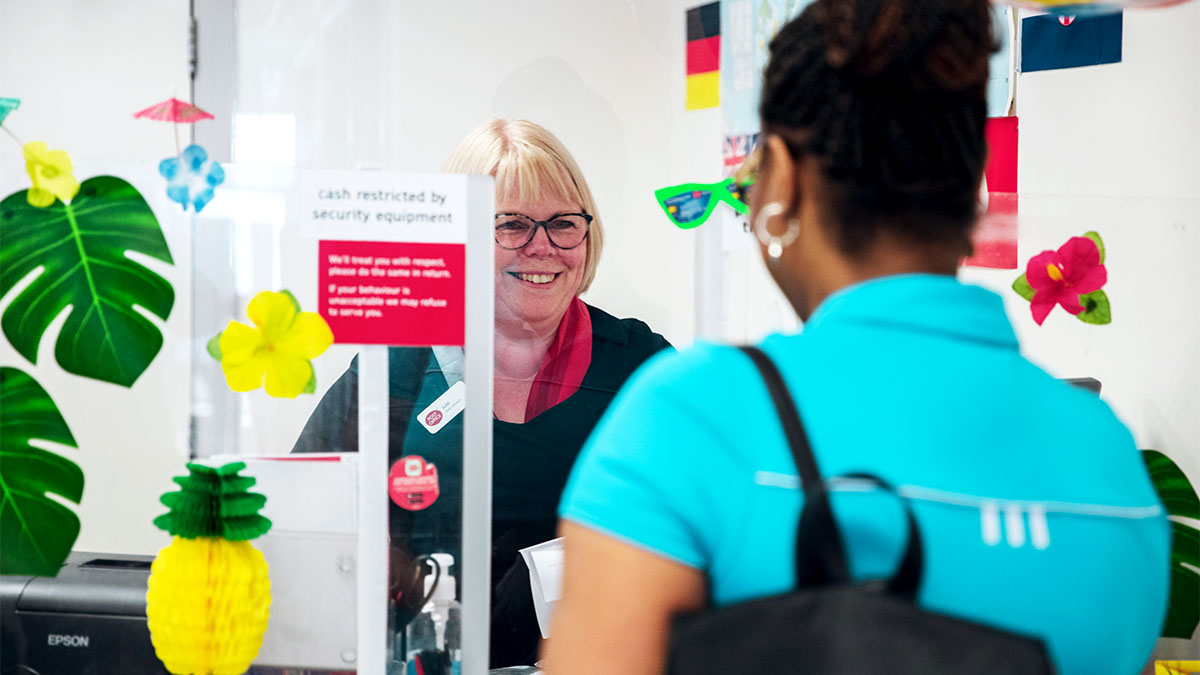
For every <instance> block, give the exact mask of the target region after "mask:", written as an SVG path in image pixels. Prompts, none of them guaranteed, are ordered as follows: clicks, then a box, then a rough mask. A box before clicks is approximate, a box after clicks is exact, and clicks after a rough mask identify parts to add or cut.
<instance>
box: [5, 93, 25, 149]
mask: <svg viewBox="0 0 1200 675" xmlns="http://www.w3.org/2000/svg"><path fill="white" fill-rule="evenodd" d="M20 107H21V99H19V98H4V97H2V96H0V128H3V129H4V131H6V132H8V135H9V136H12V137H13V140H14V141H16V142H17V143H20V144H21V145H22V146H23V145H25V144H24V143H21V139H19V138H17V135H16V134H14V133H13V132H12V131H11V130H9V128H8V127H6V126H4V120H5V119H7V118H8V113H10V112H12V111H14V110H16V109H17V108H20Z"/></svg>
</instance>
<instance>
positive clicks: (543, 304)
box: [496, 191, 588, 330]
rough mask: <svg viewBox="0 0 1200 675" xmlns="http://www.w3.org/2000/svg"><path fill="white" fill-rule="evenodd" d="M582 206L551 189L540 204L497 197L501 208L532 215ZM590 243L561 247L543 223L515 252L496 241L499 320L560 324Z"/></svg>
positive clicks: (575, 290)
mask: <svg viewBox="0 0 1200 675" xmlns="http://www.w3.org/2000/svg"><path fill="white" fill-rule="evenodd" d="M513 192H515V191H513ZM581 211H583V208H582V207H581V205H580V204H577V203H575V202H573V201H570V200H568V199H566V198H564V197H561V196H558V195H554V194H552V193H549V194H544V196H543V198H542V199H541V200H539V201H537V202H536V203H532V202H524V201H521V199H520V198H519V197H518V196H517V195H516V194H508V195H497V199H496V212H497V213H520V214H523V215H526V216H529V217H530V218H533V219H534V220H547V219H549V218H550V217H551V216H555V215H558V214H560V213H579V212H581ZM587 247H588V242H587V240H584V242H583V243H582V244H580V245H579V246H576V247H575V248H572V249H566V250H563V249H561V248H558V247H556V246H554V245H553V244H551V243H550V239H549V238H548V237H547V236H546V230H545V228H538V230H537V232H536V233H535V234H534V237H533V239H532V240H530V242H529V243H528V244H526V245H525V246H524V247H523V248H519V249H517V250H515V251H510V250H508V249H504V248H501V247H500V245H499V244H496V320H497V321H520V322H522V323H525V324H531V325H533V326H534V327H535V328H540V326H538V324H546V326H545V328H547V329H549V330H554V329H555V328H557V327H558V322H559V320H560V319H562V316H563V314H564V313H565V312H566V311H567V307H568V306H570V304H571V299H572V298H574V297H575V296H576V295H577V294H578V292H579V283H580V281H582V280H583V268H584V261H585V260H586V259H587Z"/></svg>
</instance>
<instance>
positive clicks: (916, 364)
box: [559, 275, 1170, 675]
mask: <svg viewBox="0 0 1200 675" xmlns="http://www.w3.org/2000/svg"><path fill="white" fill-rule="evenodd" d="M760 346H761V347H762V348H763V349H764V350H765V351H766V352H767V354H769V355H770V356H771V358H772V360H774V361H775V363H776V364H777V365H778V367H779V369H780V371H781V372H782V373H783V376H784V379H785V381H786V383H787V385H788V388H789V389H790V390H791V392H792V396H793V397H794V398H795V400H796V404H797V406H798V408H799V411H800V415H801V417H802V419H803V421H804V425H805V428H806V430H807V432H808V435H809V438H810V439H811V442H812V445H813V450H814V453H815V454H816V457H817V462H818V464H819V466H820V469H821V472H822V474H824V475H826V476H838V475H842V474H847V473H853V472H869V473H874V474H877V475H879V476H881V477H883V478H884V479H885V480H887V481H889V482H890V483H891V484H893V485H897V486H899V488H900V491H901V493H902V494H903V495H904V497H905V498H906V500H907V501H908V503H909V504H910V505H911V506H912V508H913V511H914V512H915V514H916V517H917V520H918V523H919V525H920V527H921V531H922V535H923V537H924V552H925V561H926V566H925V577H924V582H923V584H922V588H921V592H920V595H919V601H920V603H921V604H922V605H923V606H925V607H927V608H929V609H932V610H935V611H940V612H944V613H947V614H952V615H955V616H959V617H964V618H967V619H971V620H975V621H979V622H983V623H987V624H990V625H993V626H997V627H1000V628H1004V629H1007V630H1011V631H1014V632H1018V633H1022V634H1026V635H1032V636H1035V637H1039V638H1041V639H1042V640H1044V641H1045V643H1046V645H1047V647H1048V649H1049V652H1050V654H1051V656H1052V658H1053V659H1054V661H1055V664H1056V666H1057V667H1058V670H1059V672H1060V673H1065V674H1068V675H1070V674H1072V673H1088V674H1089V675H1096V674H1098V673H1123V674H1124V673H1131V672H1136V671H1137V670H1138V669H1140V668H1141V666H1142V665H1143V664H1144V662H1145V659H1146V658H1147V657H1148V655H1149V652H1150V650H1151V648H1152V647H1153V645H1154V642H1155V639H1156V637H1157V635H1158V632H1159V629H1160V625H1161V623H1162V618H1163V615H1164V611H1165V607H1166V601H1167V593H1168V569H1169V568H1168V564H1169V548H1170V534H1169V529H1168V522H1167V520H1166V516H1165V512H1164V510H1163V509H1162V507H1161V505H1160V503H1159V501H1158V497H1157V495H1156V494H1155V492H1154V489H1153V487H1152V485H1151V483H1150V480H1149V478H1148V476H1147V474H1146V470H1145V468H1144V466H1143V464H1142V461H1141V457H1140V454H1139V452H1138V450H1137V447H1136V446H1135V445H1134V441H1133V438H1132V436H1131V435H1130V433H1129V431H1128V430H1127V429H1126V428H1125V426H1124V425H1123V424H1122V423H1121V422H1120V421H1119V420H1118V419H1117V418H1116V416H1115V415H1114V414H1113V413H1112V411H1111V410H1110V409H1109V407H1108V406H1107V405H1106V404H1105V403H1104V402H1103V401H1101V400H1100V399H1099V398H1098V397H1096V396H1095V395H1093V394H1091V393H1089V392H1086V391H1083V390H1080V389H1076V388H1074V387H1071V386H1070V385H1067V384H1064V383H1063V382H1060V381H1058V380H1056V379H1054V378H1053V377H1051V376H1049V375H1048V374H1046V373H1045V372H1044V371H1042V370H1041V369H1039V368H1038V367H1037V366H1035V365H1033V364H1032V363H1030V362H1029V361H1027V360H1026V359H1025V358H1023V357H1022V356H1021V354H1020V351H1019V349H1018V344H1017V340H1016V337H1015V335H1014V333H1013V330H1012V326H1011V325H1010V324H1009V322H1008V319H1007V316H1006V315H1005V313H1004V307H1003V302H1002V300H1001V298H1000V297H999V296H997V295H996V294H994V293H992V292H990V291H987V290H985V289H982V288H978V287H974V286H970V285H966V284H962V283H960V282H958V281H957V280H956V279H954V278H952V277H948V276H932V275H914V276H896V277H886V278H881V279H875V280H872V281H868V282H865V283H861V284H858V285H855V286H852V287H849V288H846V289H843V290H841V291H839V292H838V293H836V294H834V295H832V296H830V297H829V298H827V299H826V300H825V302H823V303H822V304H821V306H820V307H819V308H818V309H817V311H816V312H815V313H814V314H813V315H812V317H811V318H810V319H809V321H808V322H807V323H806V325H805V327H804V330H803V332H801V333H799V334H794V335H772V336H770V337H768V338H767V339H765V340H764V341H763V342H762V343H761V345H760ZM857 487H861V486H855V485H853V484H851V483H844V482H843V483H839V485H838V486H837V487H836V489H835V493H834V497H833V505H834V511H835V514H836V517H837V520H838V523H839V526H840V528H841V530H842V533H843V538H844V540H845V541H846V542H847V544H846V545H847V548H848V550H849V558H850V566H851V571H852V574H853V575H854V576H855V577H856V578H859V579H862V578H869V577H879V576H885V575H888V574H890V572H891V570H892V569H893V567H894V565H895V563H896V561H897V559H898V555H899V553H900V551H901V550H902V548H903V545H904V534H903V533H904V531H905V530H904V526H903V521H902V510H901V508H900V505H899V501H898V500H897V499H896V498H895V497H892V496H890V495H887V494H886V493H883V492H880V491H869V490H866V491H864V490H861V489H857ZM803 500H804V496H803V494H802V492H801V491H800V489H799V479H798V477H797V472H796V469H795V466H794V464H793V462H792V459H791V454H790V451H789V450H788V448H787V445H786V441H785V439H784V436H783V431H782V429H781V427H780V424H779V421H778V418H777V416H776V413H775V409H774V406H773V404H772V402H771V399H770V396H769V394H768V393H767V390H766V388H765V386H764V385H763V383H762V381H761V379H760V377H759V375H758V371H757V370H756V369H755V367H754V365H753V363H752V362H751V361H750V360H749V358H748V357H746V356H745V355H744V354H742V353H741V352H739V351H738V350H736V349H734V348H732V347H728V346H720V345H714V344H700V345H697V346H695V347H693V348H691V349H689V350H686V351H684V352H681V353H672V354H665V353H664V354H660V355H659V356H657V357H655V358H654V359H652V360H651V361H649V362H647V364H645V365H644V366H643V367H642V368H641V369H640V370H639V371H638V373H636V374H635V375H634V376H633V378H631V380H630V381H629V383H628V384H627V385H626V387H625V388H624V389H622V391H621V392H620V393H619V394H618V396H617V398H616V400H615V401H614V402H613V405H612V407H611V408H609V410H608V412H607V413H606V414H605V416H604V418H603V419H602V420H601V422H600V424H599V425H598V426H597V428H596V430H595V432H594V433H593V435H592V436H591V438H590V439H589V441H588V443H587V444H586V445H585V447H584V450H583V452H582V454H581V456H580V458H579V461H578V462H577V463H576V465H575V467H574V469H573V471H572V474H571V477H570V479H569V481H568V484H567V488H566V491H565V492H564V495H563V500H562V503H561V505H560V508H559V512H560V515H561V516H562V517H563V518H565V519H568V520H571V521H574V522H577V523H579V524H581V525H584V526H586V527H589V528H591V529H594V530H597V531H600V532H602V533H605V534H607V535H609V536H612V537H615V538H617V539H620V540H622V541H625V542H627V543H629V544H631V545H634V546H637V547H639V548H643V549H645V550H648V551H650V552H653V553H655V554H657V555H661V556H663V557H666V558H669V559H671V560H674V561H677V562H679V563H681V564H684V565H687V566H689V567H693V568H696V569H699V570H702V571H704V572H705V574H706V575H707V577H708V579H709V581H710V584H711V593H712V601H713V603H714V604H716V605H726V604H730V603H734V602H738V601H742V600H747V599H750V598H755V597H760V596H765V595H771V594H775V593H780V592H783V591H785V590H788V589H789V588H791V587H792V585H793V581H794V570H793V566H794V553H793V547H794V543H793V542H794V533H795V528H796V522H797V519H798V514H799V510H800V508H801V506H802V504H803ZM883 656H884V657H885V656H886V655H883Z"/></svg>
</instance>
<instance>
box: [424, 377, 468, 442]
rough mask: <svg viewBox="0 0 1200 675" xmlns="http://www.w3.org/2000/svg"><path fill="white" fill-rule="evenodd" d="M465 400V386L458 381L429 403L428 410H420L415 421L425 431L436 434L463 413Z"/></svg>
mask: <svg viewBox="0 0 1200 675" xmlns="http://www.w3.org/2000/svg"><path fill="white" fill-rule="evenodd" d="M466 400H467V385H465V384H463V382H462V380H459V381H458V382H455V383H454V385H453V386H452V387H450V388H449V389H447V390H446V393H444V394H442V395H441V396H439V397H437V400H436V401H434V402H433V403H430V404H429V407H428V408H426V409H424V410H422V411H421V414H420V415H417V421H418V422H420V423H421V426H423V427H425V430H426V431H428V432H429V433H431V434H436V433H437V432H439V431H441V430H442V427H444V426H446V425H447V424H449V423H450V420H452V419H454V418H455V417H457V416H458V414H459V413H460V412H462V411H463V408H464V407H466Z"/></svg>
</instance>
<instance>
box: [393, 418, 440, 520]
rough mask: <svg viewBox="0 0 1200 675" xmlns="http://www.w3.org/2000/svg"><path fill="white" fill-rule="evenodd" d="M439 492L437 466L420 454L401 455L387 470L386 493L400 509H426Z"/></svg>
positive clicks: (435, 499)
mask: <svg viewBox="0 0 1200 675" xmlns="http://www.w3.org/2000/svg"><path fill="white" fill-rule="evenodd" d="M434 412H437V411H434ZM440 414H441V413H438V415H439V416H440ZM430 416H432V415H430ZM439 492H440V491H439V490H438V475H437V467H436V466H434V465H433V462H426V461H425V458H423V457H421V456H420V455H408V456H407V457H401V458H400V459H399V460H398V461H397V462H396V463H395V464H393V465H392V470H391V471H390V472H388V495H389V496H390V497H391V498H392V501H393V502H395V503H396V506H399V507H400V508H402V509H406V510H408V511H420V510H422V509H427V508H429V507H430V506H433V503H434V502H436V501H437V498H438V494H439Z"/></svg>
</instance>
